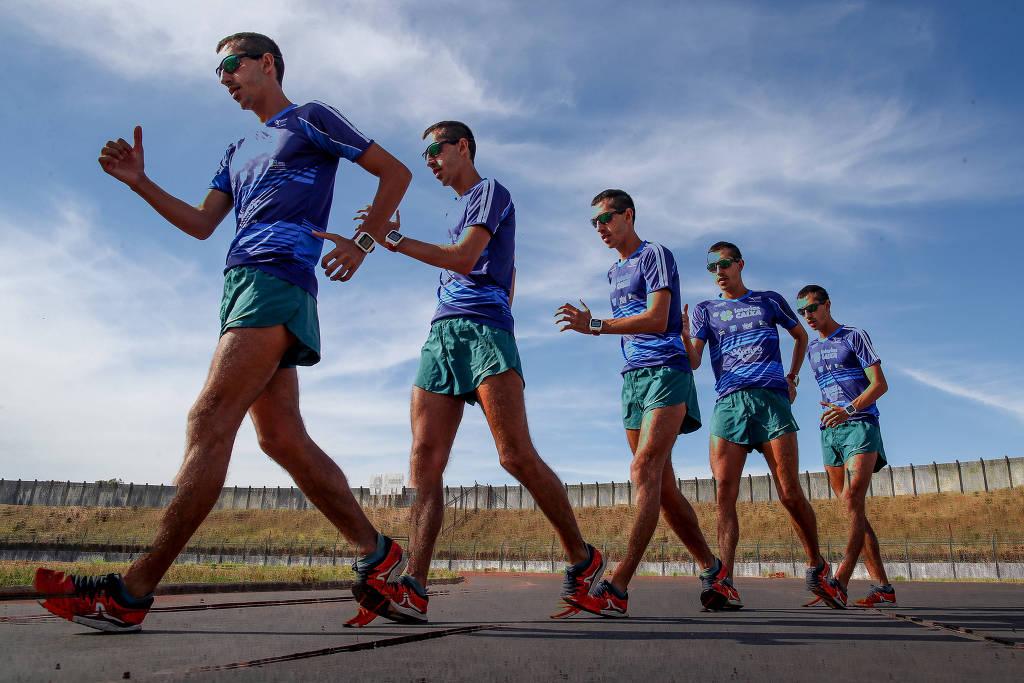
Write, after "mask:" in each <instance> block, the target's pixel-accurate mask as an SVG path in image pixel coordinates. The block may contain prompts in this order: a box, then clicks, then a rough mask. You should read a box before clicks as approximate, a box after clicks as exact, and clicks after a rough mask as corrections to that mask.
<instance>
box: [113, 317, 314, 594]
mask: <svg viewBox="0 0 1024 683" xmlns="http://www.w3.org/2000/svg"><path fill="white" fill-rule="evenodd" d="M294 340H295V338H294V337H293V336H292V335H291V333H290V332H288V330H287V329H285V327H284V325H275V326H274V327H246V328H235V329H231V330H228V331H227V332H225V333H224V334H223V335H222V336H221V338H220V342H219V343H218V344H217V350H216V351H215V352H214V355H213V362H212V363H211V364H210V371H209V374H208V375H207V377H206V385H205V386H204V387H203V389H202V391H201V392H200V393H199V398H197V399H196V402H195V404H193V406H192V409H191V410H190V411H189V414H188V426H187V428H186V432H185V461H184V462H183V463H182V465H181V469H180V470H179V471H178V476H177V478H176V479H175V483H176V484H177V486H178V489H177V491H176V493H175V495H174V499H173V500H172V501H171V504H170V505H169V506H168V507H167V509H166V510H165V511H164V513H163V516H162V517H161V519H160V527H159V529H158V531H157V535H156V539H155V540H154V541H153V545H152V546H151V547H150V550H149V552H147V553H146V554H144V555H142V556H140V557H139V558H138V559H136V560H135V562H133V563H132V565H131V567H129V568H128V571H126V572H125V575H124V583H125V586H126V587H127V589H128V592H129V593H131V594H132V595H134V596H137V597H140V596H143V595H147V594H149V593H151V592H153V589H154V588H156V585H157V584H158V583H159V582H160V579H161V578H162V577H163V575H164V574H165V573H167V569H168V568H169V567H170V566H171V564H172V563H173V562H174V560H175V558H177V557H178V554H179V553H181V551H182V549H183V548H184V547H185V545H186V544H187V543H188V540H189V539H190V538H192V534H194V533H195V531H196V529H198V528H199V525H200V524H202V522H203V520H204V519H206V516H207V515H208V514H210V510H212V509H213V506H214V505H215V504H216V502H217V498H218V496H220V491H221V488H223V486H224V479H225V477H226V476H227V471H228V462H229V461H230V460H231V448H232V446H233V445H234V443H235V436H236V434H237V433H238V427H239V425H241V423H242V418H244V417H245V412H246V411H247V410H248V409H249V406H251V405H252V403H253V401H255V400H256V398H257V397H258V396H259V395H260V394H261V393H262V392H263V389H264V388H265V387H266V386H267V383H268V382H269V381H270V379H271V377H273V376H274V373H275V372H277V368H278V364H279V363H280V361H281V356H282V355H284V352H285V350H287V348H288V347H289V346H291V345H292V343H293V342H294Z"/></svg>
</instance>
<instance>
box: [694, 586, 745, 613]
mask: <svg viewBox="0 0 1024 683" xmlns="http://www.w3.org/2000/svg"><path fill="white" fill-rule="evenodd" d="M700 604H701V605H703V606H704V609H706V610H709V611H711V612H735V611H737V610H741V609H743V605H733V604H731V603H730V602H729V598H727V597H725V596H724V595H722V594H721V593H719V592H718V591H714V590H708V591H701V593H700Z"/></svg>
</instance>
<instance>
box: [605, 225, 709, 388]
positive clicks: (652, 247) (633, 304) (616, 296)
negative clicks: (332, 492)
mask: <svg viewBox="0 0 1024 683" xmlns="http://www.w3.org/2000/svg"><path fill="white" fill-rule="evenodd" d="M608 284H610V285H611V288H612V292H611V303H612V315H613V316H615V317H616V318H626V317H628V316H631V315H639V314H641V313H643V312H644V311H646V310H647V297H648V296H649V295H650V294H653V293H654V292H657V291H659V290H662V289H667V290H669V292H671V295H672V301H671V302H670V303H669V308H668V310H669V314H668V327H667V328H666V329H665V333H664V334H624V335H622V338H621V339H620V341H619V344H620V345H621V347H622V356H623V357H624V358H625V359H626V366H625V367H624V368H622V373H623V374H625V373H627V372H629V371H630V370H636V369H637V368H653V367H660V366H666V367H670V368H675V369H677V370H683V371H684V372H691V370H690V359H689V357H688V356H687V355H686V347H684V346H683V341H682V339H681V338H680V336H679V335H680V334H681V333H682V330H683V323H682V318H683V316H682V313H681V309H682V303H681V297H680V295H679V271H678V270H677V269H676V260H675V258H674V257H673V256H672V252H671V251H669V250H668V249H666V248H665V247H663V246H661V245H660V244H655V243H653V242H643V243H642V244H641V245H640V246H639V247H637V250H636V251H634V252H633V253H632V254H631V255H630V256H629V258H626V259H623V260H620V261H617V262H616V263H615V264H614V265H612V267H611V268H609V269H608Z"/></svg>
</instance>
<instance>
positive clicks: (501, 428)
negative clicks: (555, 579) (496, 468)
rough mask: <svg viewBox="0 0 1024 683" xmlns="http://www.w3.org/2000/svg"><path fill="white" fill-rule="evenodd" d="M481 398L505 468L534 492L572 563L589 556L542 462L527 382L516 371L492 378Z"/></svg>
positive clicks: (562, 495)
mask: <svg viewBox="0 0 1024 683" xmlns="http://www.w3.org/2000/svg"><path fill="white" fill-rule="evenodd" d="M476 393H477V398H478V399H479V400H480V407H481V408H483V411H484V416H485V417H486V418H487V424H488V426H489V427H490V428H491V434H492V435H493V436H494V445H495V446H496V447H497V449H498V458H499V462H500V463H501V466H502V467H504V468H505V470H506V471H507V472H508V473H509V474H511V475H512V476H513V477H515V478H516V479H517V480H519V482H520V483H522V484H523V486H525V487H526V489H527V490H528V491H529V492H530V495H532V496H533V499H534V500H535V501H537V506H538V507H539V508H540V509H541V512H543V513H544V516H545V517H547V518H548V521H549V522H551V524H552V526H554V527H555V532H556V533H557V534H558V538H559V540H560V541H561V543H562V548H563V549H564V550H565V554H566V555H567V556H568V558H569V562H571V563H572V564H579V563H581V562H583V561H585V560H586V559H587V558H588V557H589V554H588V553H587V546H586V544H585V543H584V542H583V537H582V536H581V535H580V529H579V526H578V525H577V523H576V516H575V515H574V514H573V512H572V506H570V505H569V497H568V496H566V494H565V489H564V488H562V482H561V481H559V479H558V477H557V476H556V475H555V473H554V472H553V471H551V468H550V467H548V466H547V464H546V463H545V462H544V461H543V460H541V459H540V455H539V454H538V453H537V450H536V449H535V448H534V447H533V441H532V440H531V439H530V429H529V427H528V425H527V422H526V401H525V400H524V397H523V380H522V379H521V378H520V376H519V373H517V372H516V371H515V370H506V371H505V372H503V373H501V374H498V375H491V376H490V377H488V378H487V379H485V380H484V381H483V382H482V383H481V384H480V386H479V387H477V392H476Z"/></svg>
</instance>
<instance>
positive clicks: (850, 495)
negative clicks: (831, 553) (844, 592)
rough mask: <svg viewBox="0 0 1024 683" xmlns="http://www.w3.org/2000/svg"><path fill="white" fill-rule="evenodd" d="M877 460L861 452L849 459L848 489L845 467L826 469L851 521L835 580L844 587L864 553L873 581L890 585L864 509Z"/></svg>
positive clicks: (876, 456)
mask: <svg viewBox="0 0 1024 683" xmlns="http://www.w3.org/2000/svg"><path fill="white" fill-rule="evenodd" d="M877 458H878V454H877V453H861V454H858V455H855V456H854V457H853V458H851V459H850V464H852V465H853V473H852V475H851V476H850V486H849V487H847V486H846V477H845V472H844V470H845V468H844V467H826V468H825V471H826V472H827V473H828V481H829V485H830V486H831V487H832V490H833V491H834V492H835V494H836V496H838V497H839V498H841V499H842V500H843V503H844V505H845V506H846V513H847V516H848V517H849V519H850V534H849V538H848V540H847V543H846V555H845V557H844V558H843V563H842V565H840V567H839V569H838V570H837V571H836V572H835V577H836V578H837V579H838V580H839V582H840V583H841V584H843V585H844V586H846V585H848V584H849V582H850V577H851V576H852V575H853V571H854V569H855V568H856V566H857V558H858V556H859V555H860V554H861V553H863V555H864V564H865V566H866V567H867V569H868V574H869V575H870V576H871V578H873V579H874V580H876V581H878V582H879V583H880V584H883V585H884V584H887V583H889V577H888V576H887V575H886V573H885V566H884V565H883V564H882V558H881V552H880V550H879V548H878V537H877V536H875V532H874V530H873V529H872V528H871V524H870V523H869V522H868V519H867V513H866V510H865V494H866V493H867V490H868V485H869V483H870V481H871V475H872V473H873V472H874V468H875V461H876V460H877ZM858 501H859V503H858Z"/></svg>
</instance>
